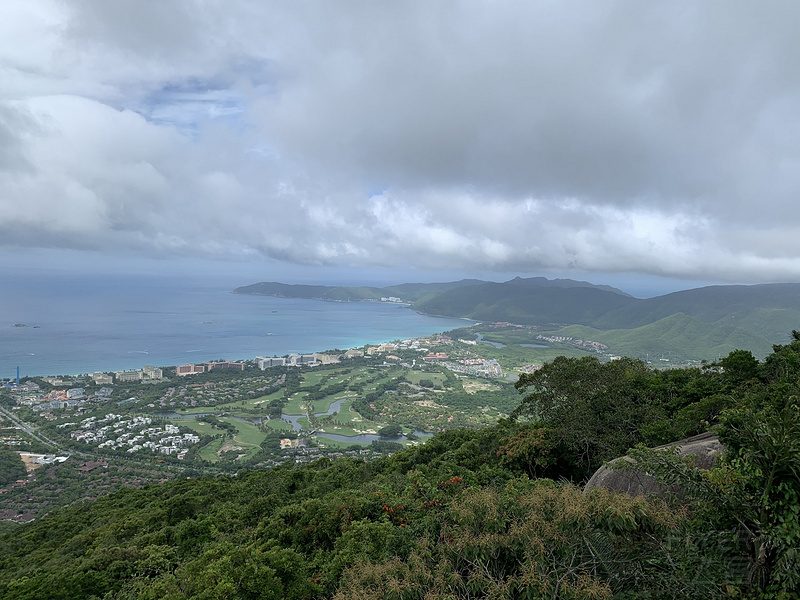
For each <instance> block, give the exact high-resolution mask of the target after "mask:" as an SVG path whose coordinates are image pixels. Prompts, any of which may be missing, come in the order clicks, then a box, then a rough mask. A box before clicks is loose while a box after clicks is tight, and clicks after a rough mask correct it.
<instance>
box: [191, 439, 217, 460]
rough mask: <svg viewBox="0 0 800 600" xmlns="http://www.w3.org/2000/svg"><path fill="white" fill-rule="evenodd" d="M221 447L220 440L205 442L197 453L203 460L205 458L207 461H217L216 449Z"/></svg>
mask: <svg viewBox="0 0 800 600" xmlns="http://www.w3.org/2000/svg"><path fill="white" fill-rule="evenodd" d="M221 447H222V440H214V441H212V442H211V443H209V444H207V445H206V446H205V447H204V448H202V449H201V450H200V452H198V453H197V455H198V456H199V457H200V458H202V459H203V460H207V461H208V462H219V456H217V451H218V450H219V449H220V448H221Z"/></svg>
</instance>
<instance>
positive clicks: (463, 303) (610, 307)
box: [234, 277, 800, 359]
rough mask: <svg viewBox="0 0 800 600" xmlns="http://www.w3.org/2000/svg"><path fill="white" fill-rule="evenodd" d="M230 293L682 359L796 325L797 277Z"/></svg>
mask: <svg viewBox="0 0 800 600" xmlns="http://www.w3.org/2000/svg"><path fill="white" fill-rule="evenodd" d="M234 293H237V294H257V295H265V296H277V297H284V298H312V299H318V300H335V301H362V300H380V299H381V298H388V297H394V298H399V299H401V300H403V301H404V302H408V303H409V304H410V305H411V307H412V308H413V309H414V310H416V311H419V312H421V313H426V314H431V315H440V316H448V317H463V318H469V319H475V320H478V321H495V322H497V321H508V322H511V323H518V324H521V325H534V326H537V327H538V328H539V329H540V330H541V331H559V333H560V334H561V335H572V336H574V337H580V338H582V339H591V340H594V341H599V342H602V343H604V344H606V345H608V346H609V347H610V348H612V349H613V350H614V351H615V352H616V353H620V354H628V355H630V356H639V355H642V356H644V355H645V354H654V355H655V354H658V353H672V352H675V353H676V356H680V357H681V358H684V359H699V358H716V357H717V355H719V354H721V355H723V356H724V355H725V354H727V353H728V352H730V351H731V350H734V349H736V348H743V349H748V350H751V351H752V352H753V353H754V354H756V355H757V356H764V355H766V354H767V353H769V352H770V350H771V348H772V344H773V343H784V342H786V341H787V340H788V337H789V332H790V331H791V330H792V329H800V284H794V283H779V284H764V285H750V286H743V285H727V286H709V287H702V288H697V289H693V290H686V291H682V292H674V293H671V294H666V295H663V296H658V297H655V298H647V299H640V298H634V297H633V296H630V295H629V294H626V293H625V292H623V291H621V290H618V289H616V288H613V287H610V286H605V285H594V284H591V283H587V282H585V281H574V280H571V279H555V280H549V279H546V278H544V277H533V278H527V279H523V278H520V277H517V278H515V279H512V280H510V281H506V282H503V283H495V282H488V281H480V280H476V279H464V280H461V281H453V282H448V283H406V284H402V285H396V286H389V287H383V288H376V287H340V286H321V285H287V284H283V283H274V282H263V283H256V284H253V285H248V286H244V287H240V288H236V289H235V290H234ZM712 354H713V357H712V356H711V355H712Z"/></svg>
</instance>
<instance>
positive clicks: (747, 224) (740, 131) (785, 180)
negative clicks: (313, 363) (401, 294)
mask: <svg viewBox="0 0 800 600" xmlns="http://www.w3.org/2000/svg"><path fill="white" fill-rule="evenodd" d="M799 13H800V7H798V6H797V5H796V4H795V3H791V2H776V3H773V4H771V5H770V7H769V9H768V10H767V9H764V7H761V6H756V5H754V4H749V3H730V2H722V1H721V0H720V1H716V2H706V3H703V4H701V5H698V4H696V3H693V2H684V1H678V2H672V3H655V4H653V3H647V4H643V3H638V2H632V1H627V0H619V1H616V2H608V3H594V2H578V1H575V2H558V3H556V2H543V3H524V2H511V1H509V2H502V3H500V4H493V5H492V6H491V7H489V6H488V5H482V4H480V3H467V4H462V3H431V2H423V1H416V2H414V1H409V2H399V3H373V2H367V1H366V0H350V1H346V2H340V3H336V4H328V3H325V4H321V5H320V4H315V5H313V6H312V5H311V4H308V3H304V2H295V3H289V4H286V3H278V2H260V1H258V2H256V1H241V2H236V3H226V2H222V1H220V0H216V1H215V0H211V1H208V0H206V1H203V2H200V1H193V0H176V1H175V2H168V3H159V4H158V5H154V6H151V5H149V4H143V3H141V2H135V1H134V0H129V1H124V2H114V3H108V2H104V1H101V0H82V1H80V2H74V3H66V2H59V1H56V0H31V1H26V2H10V3H6V4H5V5H4V6H3V7H2V8H0V70H2V73H3V80H4V86H3V89H2V90H0V244H4V245H6V246H8V247H11V246H13V247H30V248H34V247H56V248H59V247H60V248H86V249H92V250H96V251H98V252H107V253H114V252H132V253H140V254H142V255H147V256H172V255H184V256H186V255H192V256H197V255H199V256H207V257H212V258H221V259H237V260H240V259H248V258H257V257H259V256H262V257H266V258H271V259H277V260H281V261H289V262H296V263H298V264H299V263H302V264H309V265H315V264H318V265H351V266H362V267H368V266H388V267H391V266H400V265H403V266H407V265H413V266H417V267H419V268H431V269H442V268H446V269H449V270H452V269H465V270H470V269H473V270H484V271H486V270H498V271H518V272H546V271H551V272H552V271H561V272H564V271H569V270H580V271H584V272H590V271H596V272H640V273H648V274H657V275H668V276H675V277H684V278H691V277H696V278H705V279H719V280H731V281H759V280H777V279H784V280H787V279H788V280H798V279H800V247H799V246H798V243H797V242H796V241H795V240H797V239H800V205H798V203H797V195H798V191H799V190H800V168H798V167H799V166H800V118H798V117H799V116H800V115H798V112H799V111H800V108H799V107H800V67H798V66H797V61H796V56H797V55H798V52H800V47H798V46H800V42H799V41H798V40H797V36H796V34H795V31H794V27H793V24H794V23H796V22H797V18H798V17H799V16H800V14H799Z"/></svg>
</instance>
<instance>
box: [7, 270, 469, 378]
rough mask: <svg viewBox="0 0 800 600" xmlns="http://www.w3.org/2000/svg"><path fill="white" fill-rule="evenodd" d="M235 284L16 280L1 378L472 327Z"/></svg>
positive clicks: (390, 307)
mask: <svg viewBox="0 0 800 600" xmlns="http://www.w3.org/2000/svg"><path fill="white" fill-rule="evenodd" d="M248 283H252V282H247V281H244V282H240V283H239V284H238V285H246V284H248ZM233 287H236V286H235V285H232V284H231V282H230V281H229V280H226V281H224V282H215V281H209V280H204V279H203V278H202V277H197V276H194V275H192V276H185V275H177V276H174V277H165V276H146V275H126V274H118V275H117V274H115V275H102V276H100V275H98V276H93V275H69V276H67V275H50V276H47V277H42V276H33V275H31V276H23V275H17V276H16V277H15V278H14V279H13V280H11V281H9V280H8V279H7V280H6V281H4V282H3V286H2V289H0V377H13V376H14V375H15V373H16V367H17V366H19V367H20V375H22V376H33V375H40V376H44V375H76V374H81V373H93V372H97V371H118V370H125V369H138V368H141V367H142V366H144V365H155V366H173V365H180V364H185V363H188V362H204V361H209V360H217V359H225V360H239V359H252V358H254V357H255V356H283V355H285V354H288V353H291V352H299V353H309V352H316V351H323V350H330V349H334V348H339V349H346V348H353V347H359V346H363V345H364V344H375V343H381V342H384V341H389V340H394V339H405V338H410V337H420V336H424V335H430V334H432V333H437V332H440V331H445V330H448V329H453V328H455V327H462V326H464V324H465V321H463V320H460V319H449V318H442V317H432V316H427V315H420V314H417V313H415V312H414V311H412V310H410V309H408V308H404V307H400V306H397V305H395V304H389V303H380V302H352V303H345V302H323V301H317V300H306V299H288V298H271V297H266V296H247V295H243V294H233V293H231V290H232V289H233ZM16 325H20V326H16ZM22 325H24V326H22Z"/></svg>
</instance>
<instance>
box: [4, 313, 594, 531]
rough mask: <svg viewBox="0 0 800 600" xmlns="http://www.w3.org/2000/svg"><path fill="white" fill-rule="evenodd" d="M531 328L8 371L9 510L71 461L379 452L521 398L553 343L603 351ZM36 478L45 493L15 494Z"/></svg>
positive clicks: (194, 461) (158, 464)
mask: <svg viewBox="0 0 800 600" xmlns="http://www.w3.org/2000/svg"><path fill="white" fill-rule="evenodd" d="M523 335H524V336H526V337H520V336H523ZM537 335H539V334H538V330H537V329H536V328H522V329H520V327H519V326H516V325H512V324H510V323H500V324H495V323H487V324H485V325H482V326H478V325H476V326H469V327H466V328H463V329H460V330H458V331H454V332H448V333H445V334H434V335H430V336H425V337H419V338H408V339H399V340H393V341H390V342H385V343H382V344H367V345H365V346H361V347H356V348H350V349H346V350H335V351H325V352H313V353H290V354H286V355H283V356H255V357H253V358H251V359H248V360H237V361H232V360H216V361H207V362H198V363H187V364H183V365H175V366H168V365H162V366H153V365H146V366H144V367H141V368H139V369H129V370H123V371H109V372H94V373H87V374H83V375H77V376H67V375H53V376H47V377H27V378H21V379H14V380H6V381H5V382H4V384H3V387H2V388H0V409H2V412H0V441H2V443H3V444H4V445H6V446H7V447H9V448H12V449H14V450H15V451H17V452H18V453H24V454H25V455H26V465H27V468H28V477H27V478H26V479H23V480H18V481H15V482H12V483H11V484H9V485H7V486H6V487H5V488H3V487H0V494H3V497H4V500H5V501H6V503H10V505H11V506H17V507H18V510H17V512H13V511H12V512H13V514H11V513H9V514H8V515H6V518H9V519H12V520H19V521H24V520H27V519H30V518H33V517H35V515H37V514H40V513H41V512H42V511H44V510H46V509H47V507H48V506H53V505H54V504H53V503H55V504H58V503H59V502H62V501H64V500H65V499H66V498H67V497H71V496H69V494H68V493H67V492H65V491H64V490H66V489H72V488H71V487H70V486H67V487H66V488H65V487H64V486H63V484H62V485H61V486H60V487H59V486H58V485H56V484H57V482H58V481H59V479H58V473H64V474H66V473H67V472H73V471H74V472H75V473H76V477H78V479H80V480H92V481H94V482H95V483H92V484H91V485H90V488H91V489H94V490H95V491H94V492H91V493H103V492H104V491H109V490H110V489H113V488H114V486H119V485H123V484H129V485H140V484H144V483H146V482H151V481H160V480H163V479H165V478H166V479H169V478H172V477H175V476H178V475H179V474H181V473H183V472H186V470H187V469H189V470H190V471H191V472H193V473H206V472H208V473H220V472H225V473H235V472H239V471H242V470H247V469H252V468H269V467H275V466H279V465H282V464H287V463H289V464H302V463H308V462H312V461H314V460H318V459H319V458H323V457H330V458H336V457H340V456H352V457H358V458H367V459H369V458H375V457H378V456H382V455H385V454H391V453H393V452H395V451H397V450H398V449H401V448H403V447H405V446H409V445H416V444H420V443H423V442H424V441H425V439H426V438H427V437H428V436H430V435H432V434H435V433H437V432H440V431H444V430H447V429H453V428H458V427H468V428H480V427H484V426H487V425H491V424H492V423H494V422H496V421H497V419H498V418H501V417H503V416H505V415H507V414H508V413H509V412H510V411H511V410H512V409H513V407H514V406H515V405H516V404H517V403H518V394H517V392H516V390H514V388H513V385H512V384H513V382H514V381H515V380H516V378H517V375H518V373H522V372H530V371H532V370H535V369H537V368H538V367H539V366H540V365H541V362H542V361H543V360H546V359H547V358H548V357H550V356H555V355H556V353H564V352H567V353H569V352H573V353H579V354H580V355H585V354H586V353H587V352H588V351H590V350H591V351H592V352H594V353H597V352H599V351H600V350H601V348H599V347H592V348H589V347H588V345H586V344H584V347H583V348H578V347H577V346H576V344H575V343H574V342H573V341H572V340H565V341H564V343H563V344H559V343H557V342H555V343H553V342H550V341H549V340H545V341H544V343H545V344H551V345H552V347H547V348H545V347H544V345H543V344H542V342H543V340H541V339H539V338H537ZM520 342H522V343H529V345H533V344H535V345H536V346H537V347H536V348H526V347H524V346H522V345H521V344H520ZM45 473H51V475H48V477H45V478H42V475H44V474H45ZM110 473H115V475H113V476H111V475H109V474H110ZM53 477H55V479H53ZM70 485H71V484H70ZM87 485H88V484H87ZM54 486H55V487H54ZM109 486H110V487H109ZM39 488H42V489H43V490H44V489H50V490H51V491H50V492H47V493H48V494H51V495H52V498H51V500H50V501H48V502H47V503H45V504H41V505H37V506H32V505H29V503H27V501H24V498H26V497H28V496H27V495H26V491H25V490H28V491H31V490H35V489H39ZM56 490H62V491H56ZM70 493H72V492H70ZM65 494H66V496H65ZM15 498H16V499H18V500H15ZM59 498H62V500H59ZM37 507H38V508H37ZM32 515H33V516H32Z"/></svg>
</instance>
